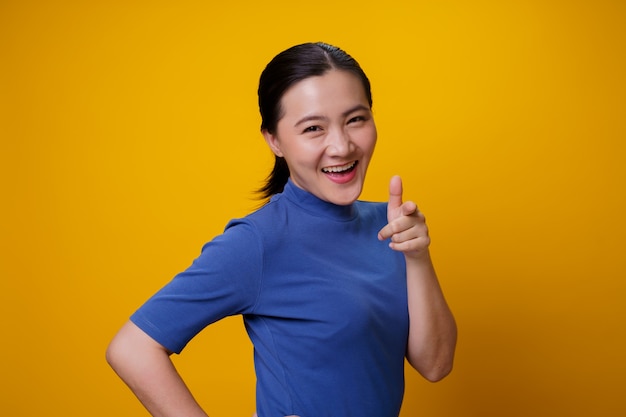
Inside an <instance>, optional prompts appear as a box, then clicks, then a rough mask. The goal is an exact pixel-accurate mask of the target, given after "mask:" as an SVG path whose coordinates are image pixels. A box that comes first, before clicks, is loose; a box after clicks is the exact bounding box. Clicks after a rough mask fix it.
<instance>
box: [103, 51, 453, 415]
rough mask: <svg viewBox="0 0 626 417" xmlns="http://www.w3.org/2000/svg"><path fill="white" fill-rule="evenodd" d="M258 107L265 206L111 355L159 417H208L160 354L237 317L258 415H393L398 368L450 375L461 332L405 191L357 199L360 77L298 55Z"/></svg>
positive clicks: (367, 153) (367, 143)
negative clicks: (267, 153) (266, 163)
mask: <svg viewBox="0 0 626 417" xmlns="http://www.w3.org/2000/svg"><path fill="white" fill-rule="evenodd" d="M259 104H260V109H261V115H262V118H263V122H262V126H261V129H262V133H263V136H264V138H265V140H266V141H267V144H268V145H269V147H270V149H271V150H272V152H273V153H274V155H275V157H276V159H275V161H276V162H275V166H274V170H273V171H272V174H271V175H270V177H269V178H268V183H267V185H266V186H265V187H264V188H263V190H262V192H263V195H264V196H265V197H267V198H269V201H268V202H267V203H266V204H265V205H264V206H263V207H261V208H260V209H259V210H257V211H256V212H254V213H251V214H249V215H248V216H246V217H245V218H242V219H235V220H232V221H231V222H230V223H229V224H228V226H227V227H226V230H225V231H224V233H223V234H221V235H219V236H217V237H215V238H214V239H213V240H211V241H210V242H209V243H207V244H206V245H205V246H204V248H203V250H202V253H201V255H200V256H199V257H198V258H197V259H196V260H195V261H194V262H193V264H192V265H191V266H190V267H189V268H188V269H187V270H186V271H183V272H182V273H180V274H179V275H177V276H176V277H175V278H174V279H173V280H172V281H171V282H170V283H169V284H168V285H166V286H165V287H164V288H163V289H161V290H160V291H159V292H157V293H156V294H155V295H154V296H153V297H152V298H151V299H149V300H148V301H147V302H146V303H145V304H144V305H143V306H142V307H140V308H139V309H138V310H137V311H136V312H135V313H134V314H133V315H132V316H131V319H130V321H129V322H128V323H126V325H124V326H123V328H122V329H121V330H120V332H119V333H118V334H117V335H116V336H115V338H114V339H113V341H112V342H111V344H110V345H109V349H108V350H107V359H108V361H109V363H110V364H111V366H112V367H113V368H114V369H115V371H116V372H117V373H118V374H119V375H120V377H121V378H122V379H123V380H124V381H125V382H126V383H127V384H128V385H129V387H130V388H131V389H132V390H133V392H134V393H135V394H136V395H137V397H138V398H139V399H140V400H141V401H142V403H143V404H144V405H145V406H146V408H147V409H148V410H149V411H150V412H151V413H152V414H153V415H155V416H179V415H185V416H198V417H201V416H202V417H204V416H206V413H205V412H204V411H203V410H202V409H201V408H200V406H199V405H198V403H196V401H195V400H194V398H193V396H192V394H191V392H190V391H189V390H188V389H187V387H186V385H185V383H184V382H183V380H182V379H181V377H180V376H179V374H178V373H177V371H176V369H175V368H174V366H173V364H172V362H171V360H170V358H169V356H170V355H171V354H172V353H174V352H175V353H180V352H181V351H182V350H183V348H184V347H185V346H186V344H187V343H188V342H189V341H190V340H191V339H192V338H193V337H194V336H195V335H196V334H198V333H199V332H200V331H201V330H202V329H204V328H205V327H206V326H207V325H209V324H211V323H213V322H215V321H217V320H220V319H222V318H224V317H227V316H231V315H237V314H240V315H243V317H244V323H245V326H246V330H247V332H248V335H249V337H250V340H251V341H252V343H253V345H254V359H255V370H256V374H257V412H258V417H274V416H300V417H319V416H356V415H358V416H362V417H397V416H398V415H399V412H400V407H401V404H402V399H403V395H404V361H405V358H406V359H407V360H408V362H409V363H410V364H411V365H412V366H413V367H414V368H415V369H416V370H417V371H418V372H419V373H420V374H422V375H423V376H424V377H425V378H426V379H428V380H431V381H437V380H439V379H441V378H443V377H445V376H446V375H447V374H448V373H449V372H450V370H451V368H452V362H453V357H454V350H455V344H456V325H455V321H454V318H453V317H452V314H451V312H450V310H449V308H448V306H447V304H446V301H445V299H444V296H443V294H442V292H441V288H440V286H439V283H438V280H437V276H436V274H435V270H434V267H433V265H432V262H431V260H430V255H429V249H428V246H429V243H430V239H429V236H428V229H427V227H426V223H425V220H424V216H423V215H422V213H420V212H419V210H417V206H416V205H415V204H414V203H412V202H410V201H409V202H403V201H402V184H401V181H400V179H399V178H398V177H394V178H392V180H391V182H390V187H389V202H388V203H372V202H364V201H360V200H358V198H359V196H360V194H361V191H362V189H363V184H364V181H365V176H366V173H367V168H368V165H369V162H370V160H371V158H372V154H373V152H374V148H375V145H376V139H377V133H376V125H375V123H374V118H373V115H372V112H371V106H372V99H371V92H370V85H369V81H368V79H367V77H366V76H365V73H363V71H362V70H361V68H360V67H359V65H358V64H357V63H356V61H355V60H354V59H352V58H351V57H350V56H349V55H348V54H346V53H345V52H344V51H342V50H340V49H339V48H336V47H333V46H330V45H327V44H321V43H317V44H304V45H298V46H294V47H292V48H290V49H288V50H287V51H284V52H282V53H281V54H279V55H277V56H276V57H275V58H274V59H273V60H272V61H271V62H270V63H269V64H268V66H267V67H266V68H265V70H264V71H263V74H262V75H261V80H260V86H259ZM328 242H332V245H329V244H328Z"/></svg>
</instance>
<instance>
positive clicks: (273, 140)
mask: <svg viewBox="0 0 626 417" xmlns="http://www.w3.org/2000/svg"><path fill="white" fill-rule="evenodd" d="M261 133H263V138H264V139H265V142H267V145H268V146H269V147H270V149H271V150H272V152H274V155H276V156H280V157H282V156H283V153H282V151H281V150H280V142H279V141H278V138H277V137H276V135H275V134H273V133H270V132H269V131H268V130H267V129H263V130H262V131H261Z"/></svg>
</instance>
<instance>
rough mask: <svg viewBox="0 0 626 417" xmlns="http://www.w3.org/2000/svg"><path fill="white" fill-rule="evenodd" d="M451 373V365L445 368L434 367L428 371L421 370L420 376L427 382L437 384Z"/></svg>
mask: <svg viewBox="0 0 626 417" xmlns="http://www.w3.org/2000/svg"><path fill="white" fill-rule="evenodd" d="M450 372H452V363H450V364H448V365H445V366H434V367H432V368H431V369H428V370H422V371H421V372H420V374H421V375H422V376H423V377H424V378H425V379H426V380H427V381H429V382H439V381H441V380H442V379H444V378H445V377H447V376H448V375H450Z"/></svg>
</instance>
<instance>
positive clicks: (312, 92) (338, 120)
mask: <svg viewBox="0 0 626 417" xmlns="http://www.w3.org/2000/svg"><path fill="white" fill-rule="evenodd" d="M281 107H282V110H283V117H282V118H281V119H280V120H279V121H278V124H277V127H276V132H274V133H273V134H272V133H269V132H268V131H263V136H264V137H265V140H266V141H267V143H268V144H269V146H270V148H271V149H272V151H273V152H274V153H275V154H276V155H278V156H281V157H284V158H285V160H286V161H287V165H288V166H289V171H290V174H291V180H292V181H293V183H294V184H295V185H297V186H298V187H300V188H302V189H304V190H306V191H308V192H310V193H312V194H314V195H315V196H317V197H318V198H320V199H322V200H325V201H328V202H331V203H334V204H339V205H347V204H351V203H353V202H354V201H355V200H356V199H357V198H358V197H359V195H360V194H361V190H362V189H363V182H364V180H365V174H366V172H367V166H368V165H369V162H370V159H371V158H372V153H373V152H374V146H375V145H376V125H375V123H374V118H373V116H372V112H371V110H370V106H369V103H368V101H367V97H366V96H365V92H364V89H363V86H362V84H361V81H360V80H359V78H358V77H357V76H356V75H354V74H352V73H350V72H347V71H341V70H331V71H328V72H326V73H325V74H323V75H321V76H315V77H309V78H306V79H304V80H302V81H300V82H298V83H296V84H294V85H293V86H291V87H290V88H289V89H288V90H287V91H286V92H285V94H284V95H283V97H282V99H281Z"/></svg>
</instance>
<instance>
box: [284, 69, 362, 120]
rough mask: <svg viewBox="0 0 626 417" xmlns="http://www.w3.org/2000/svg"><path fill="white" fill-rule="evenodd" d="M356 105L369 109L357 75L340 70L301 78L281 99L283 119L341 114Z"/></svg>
mask: <svg viewBox="0 0 626 417" xmlns="http://www.w3.org/2000/svg"><path fill="white" fill-rule="evenodd" d="M357 104H362V105H365V106H367V107H369V102H368V100H367V96H366V94H365V89H364V88H363V84H362V82H361V80H360V78H359V77H358V76H357V75H355V74H353V73H351V72H348V71H342V70H330V71H327V72H325V73H324V74H322V75H319V76H313V77H308V78H305V79H304V80H301V81H299V82H297V83H296V84H294V85H293V86H291V87H290V88H289V89H288V90H287V91H286V92H285V94H284V95H283V97H282V99H281V107H282V113H283V116H284V117H289V116H297V115H300V114H302V113H314V112H322V113H328V112H332V111H333V110H339V111H344V110H345V107H352V106H354V105H357ZM342 109H343V110H342Z"/></svg>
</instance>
